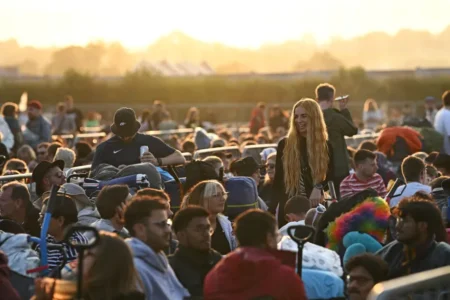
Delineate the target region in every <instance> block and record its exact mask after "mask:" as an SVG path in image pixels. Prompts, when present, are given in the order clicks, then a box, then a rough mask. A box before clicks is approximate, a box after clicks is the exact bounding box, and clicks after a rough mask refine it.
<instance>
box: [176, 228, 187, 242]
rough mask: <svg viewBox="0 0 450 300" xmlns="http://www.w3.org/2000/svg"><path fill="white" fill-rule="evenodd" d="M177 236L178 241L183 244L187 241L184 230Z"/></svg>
mask: <svg viewBox="0 0 450 300" xmlns="http://www.w3.org/2000/svg"><path fill="white" fill-rule="evenodd" d="M175 236H176V237H177V240H178V241H181V242H183V241H184V240H185V239H186V232H185V231H184V230H180V231H178V232H177V233H176V234H175Z"/></svg>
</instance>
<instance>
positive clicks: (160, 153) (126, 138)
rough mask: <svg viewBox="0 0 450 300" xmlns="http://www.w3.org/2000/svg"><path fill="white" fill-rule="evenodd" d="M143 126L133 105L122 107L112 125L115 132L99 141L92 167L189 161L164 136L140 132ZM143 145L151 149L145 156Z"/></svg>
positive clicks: (161, 164)
mask: <svg viewBox="0 0 450 300" xmlns="http://www.w3.org/2000/svg"><path fill="white" fill-rule="evenodd" d="M140 127H141V124H140V123H139V122H138V121H137V120H136V114H135V112H134V110H133V109H131V108H128V107H122V108H119V109H118V110H117V111H116V113H115V114H114V123H113V124H112V125H111V131H112V133H114V136H113V137H112V138H110V139H109V140H107V141H105V142H103V143H101V144H100V145H98V147H97V150H96V152H95V156H94V161H93V162H92V169H95V168H96V167H97V166H98V165H100V164H109V165H113V166H115V167H119V166H121V165H125V166H129V165H134V164H139V163H151V164H153V165H155V166H166V165H179V164H184V163H185V162H186V160H185V159H184V157H183V155H182V154H181V152H180V151H178V150H175V149H174V148H172V147H170V146H168V145H167V144H166V143H164V142H163V141H162V140H161V139H159V138H157V137H154V136H151V135H146V134H142V133H138V130H139V128H140ZM142 146H147V147H148V151H147V152H145V153H143V155H142V156H141V153H140V151H141V147H142Z"/></svg>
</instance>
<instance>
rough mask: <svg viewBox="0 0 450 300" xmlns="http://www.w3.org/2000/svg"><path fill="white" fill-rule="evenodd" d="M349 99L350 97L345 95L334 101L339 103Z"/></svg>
mask: <svg viewBox="0 0 450 300" xmlns="http://www.w3.org/2000/svg"><path fill="white" fill-rule="evenodd" d="M349 97H350V95H345V96H339V97H337V98H335V99H334V101H341V100H346V99H348V98H349Z"/></svg>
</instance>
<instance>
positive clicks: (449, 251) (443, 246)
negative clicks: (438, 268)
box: [435, 242, 450, 258]
mask: <svg viewBox="0 0 450 300" xmlns="http://www.w3.org/2000/svg"><path fill="white" fill-rule="evenodd" d="M435 251H439V252H442V253H445V255H446V256H448V257H449V258H450V245H449V244H448V243H446V242H439V243H437V245H436V250H435Z"/></svg>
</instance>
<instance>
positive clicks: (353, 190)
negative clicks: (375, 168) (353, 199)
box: [340, 173, 387, 198]
mask: <svg viewBox="0 0 450 300" xmlns="http://www.w3.org/2000/svg"><path fill="white" fill-rule="evenodd" d="M368 188H372V189H374V190H375V191H377V192H378V196H380V197H381V198H384V197H386V194H387V191H386V186H385V185H384V182H383V178H382V177H381V176H380V175H379V174H377V173H375V175H373V176H372V178H370V179H369V180H367V181H361V180H360V179H358V177H357V176H356V174H351V175H349V176H347V177H346V178H345V179H344V180H343V181H342V182H341V187H340V192H341V198H347V197H349V196H353V195H354V194H357V193H359V192H361V191H364V190H365V189H368Z"/></svg>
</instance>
